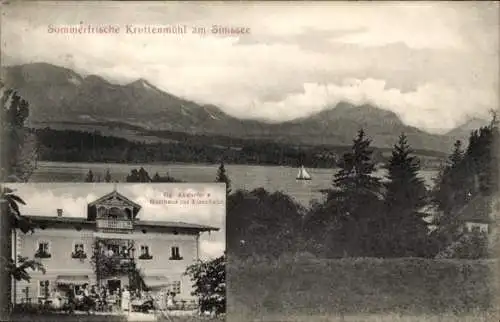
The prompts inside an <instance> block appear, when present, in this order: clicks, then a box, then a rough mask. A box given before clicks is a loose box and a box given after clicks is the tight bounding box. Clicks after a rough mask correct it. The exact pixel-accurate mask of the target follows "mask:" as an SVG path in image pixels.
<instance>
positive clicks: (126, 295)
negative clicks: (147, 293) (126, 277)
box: [121, 286, 130, 312]
mask: <svg viewBox="0 0 500 322" xmlns="http://www.w3.org/2000/svg"><path fill="white" fill-rule="evenodd" d="M121 302H122V303H121V304H122V310H123V311H127V312H130V292H129V290H128V286H125V288H124V289H123V291H122V301H121Z"/></svg>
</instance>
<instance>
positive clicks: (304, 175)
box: [297, 165, 311, 180]
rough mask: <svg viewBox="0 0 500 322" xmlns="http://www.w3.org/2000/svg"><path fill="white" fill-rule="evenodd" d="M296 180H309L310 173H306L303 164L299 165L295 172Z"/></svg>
mask: <svg viewBox="0 0 500 322" xmlns="http://www.w3.org/2000/svg"><path fill="white" fill-rule="evenodd" d="M297 180H311V175H310V174H309V173H307V171H306V168H304V166H303V165H302V166H300V168H299V173H298V174H297Z"/></svg>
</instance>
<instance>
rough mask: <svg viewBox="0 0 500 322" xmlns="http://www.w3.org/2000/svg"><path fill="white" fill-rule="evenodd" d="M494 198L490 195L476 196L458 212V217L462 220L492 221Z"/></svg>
mask: <svg viewBox="0 0 500 322" xmlns="http://www.w3.org/2000/svg"><path fill="white" fill-rule="evenodd" d="M493 201H494V200H493V198H492V197H488V196H481V195H479V196H476V197H474V198H473V199H472V200H471V201H469V203H467V205H465V206H464V207H463V208H462V209H461V210H460V211H459V213H458V219H459V220H460V221H462V222H475V223H485V224H486V223H492V222H493V219H492V212H493Z"/></svg>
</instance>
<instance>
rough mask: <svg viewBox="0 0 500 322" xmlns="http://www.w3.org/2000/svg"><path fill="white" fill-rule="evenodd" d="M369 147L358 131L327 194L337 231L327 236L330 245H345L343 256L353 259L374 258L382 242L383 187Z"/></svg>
mask: <svg viewBox="0 0 500 322" xmlns="http://www.w3.org/2000/svg"><path fill="white" fill-rule="evenodd" d="M370 143H371V141H370V140H369V139H368V138H366V136H365V132H364V131H363V130H362V129H361V130H359V132H358V135H357V137H356V138H355V139H354V141H353V145H352V149H351V152H348V153H346V154H344V155H343V158H342V160H341V162H340V171H339V172H338V173H337V174H335V176H334V180H333V189H331V190H329V191H327V192H326V193H327V198H326V208H327V209H328V211H329V212H330V213H332V215H333V216H332V219H331V221H330V225H331V226H333V227H335V228H334V229H333V230H331V231H329V232H328V235H329V239H330V240H329V241H327V243H329V244H330V245H332V247H337V248H338V245H343V246H342V247H343V250H342V252H343V253H347V254H349V255H352V256H371V255H374V251H375V250H376V249H377V247H378V246H377V245H378V243H379V242H380V240H379V239H380V235H379V232H380V226H381V216H380V188H381V184H380V180H379V178H377V177H376V176H375V175H374V174H373V172H374V170H375V163H374V162H373V160H372V157H371V156H372V153H373V151H372V150H371V149H370ZM335 245H337V246H335ZM337 255H338V253H337ZM337 255H335V256H337Z"/></svg>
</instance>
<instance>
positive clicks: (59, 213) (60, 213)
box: [57, 208, 63, 217]
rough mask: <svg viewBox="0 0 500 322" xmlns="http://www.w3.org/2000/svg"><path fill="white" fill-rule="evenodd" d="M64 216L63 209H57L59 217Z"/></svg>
mask: <svg viewBox="0 0 500 322" xmlns="http://www.w3.org/2000/svg"><path fill="white" fill-rule="evenodd" d="M62 215H63V210H62V209H60V208H59V209H57V217H62Z"/></svg>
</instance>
